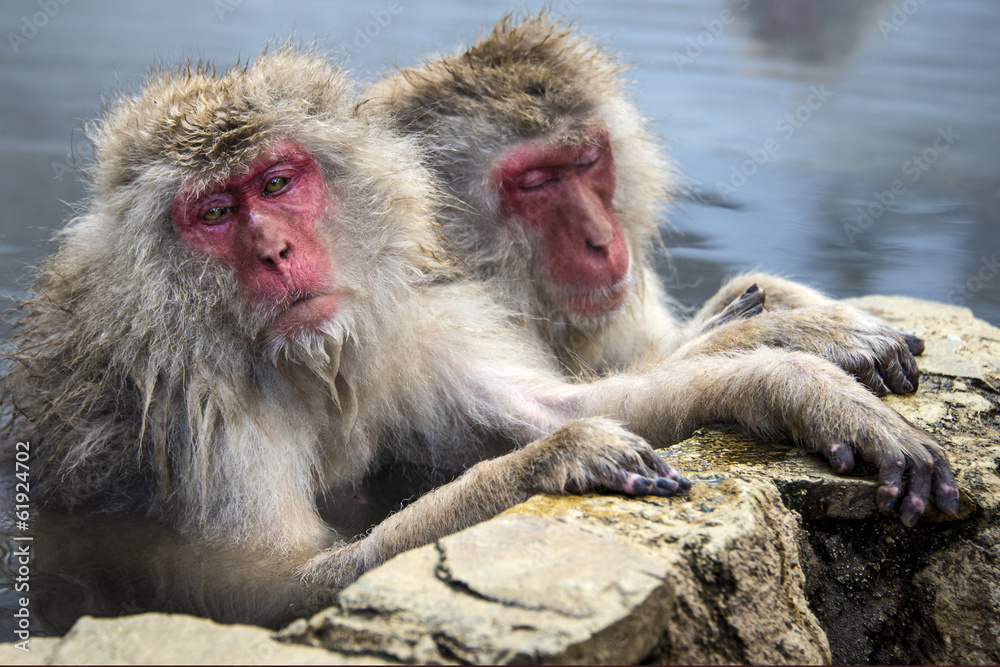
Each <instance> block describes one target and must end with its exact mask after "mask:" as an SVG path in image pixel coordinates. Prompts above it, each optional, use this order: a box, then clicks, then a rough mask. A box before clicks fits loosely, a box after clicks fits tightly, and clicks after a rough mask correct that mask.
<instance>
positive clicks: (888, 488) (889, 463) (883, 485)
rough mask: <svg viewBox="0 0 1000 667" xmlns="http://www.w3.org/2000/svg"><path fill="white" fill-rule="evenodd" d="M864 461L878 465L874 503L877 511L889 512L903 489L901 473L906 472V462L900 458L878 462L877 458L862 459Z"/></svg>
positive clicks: (893, 507)
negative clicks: (877, 507) (876, 505)
mask: <svg viewBox="0 0 1000 667" xmlns="http://www.w3.org/2000/svg"><path fill="white" fill-rule="evenodd" d="M863 458H864V459H865V460H866V461H869V462H871V463H875V464H876V465H878V467H879V468H878V490H877V491H876V492H875V502H876V503H877V504H878V506H879V509H881V510H883V511H885V512H891V511H893V510H894V509H895V508H896V503H897V502H899V497H900V495H902V489H903V472H905V470H906V460H905V459H904V458H903V457H902V456H894V457H892V458H888V459H882V460H878V458H877V457H874V456H872V457H868V456H865V457H863Z"/></svg>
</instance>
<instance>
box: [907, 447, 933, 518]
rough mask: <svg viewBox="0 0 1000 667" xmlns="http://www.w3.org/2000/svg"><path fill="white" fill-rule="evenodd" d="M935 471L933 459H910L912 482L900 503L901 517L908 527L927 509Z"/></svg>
mask: <svg viewBox="0 0 1000 667" xmlns="http://www.w3.org/2000/svg"><path fill="white" fill-rule="evenodd" d="M933 472H934V465H933V462H932V460H923V459H910V483H909V487H908V488H907V493H906V496H904V497H903V501H902V503H900V505H899V518H900V519H902V521H903V525H905V526H906V527H907V528H912V527H913V526H915V525H916V523H917V521H918V520H920V517H921V516H922V515H923V513H924V511H925V510H926V509H927V501H928V500H929V499H930V497H931V477H932V475H933Z"/></svg>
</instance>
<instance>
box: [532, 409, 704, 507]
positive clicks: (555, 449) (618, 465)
mask: <svg viewBox="0 0 1000 667" xmlns="http://www.w3.org/2000/svg"><path fill="white" fill-rule="evenodd" d="M515 454H516V455H518V456H519V457H523V458H524V461H525V463H526V465H527V466H528V467H527V471H526V478H527V481H528V482H529V483H530V484H531V485H532V489H531V491H532V492H534V493H587V492H590V491H595V490H598V489H604V490H607V491H613V492H617V493H624V494H625V495H629V496H643V495H653V496H673V495H677V494H683V493H686V492H687V490H688V489H690V488H691V482H689V481H688V480H687V479H685V478H684V477H682V476H681V475H680V474H679V473H678V472H677V471H676V470H674V469H673V468H672V467H671V466H669V465H667V463H666V462H664V461H663V459H661V458H660V457H659V456H658V455H657V454H656V452H655V451H653V448H652V447H650V446H649V443H647V442H646V441H645V440H643V439H642V438H640V437H639V436H637V435H635V434H634V433H631V432H630V431H627V430H626V429H624V428H622V427H621V426H619V425H618V424H616V423H615V422H612V421H609V420H606V419H600V418H592V419H584V420H580V421H575V422H572V423H570V424H568V425H567V426H564V427H563V428H561V429H560V430H558V431H556V432H555V433H553V434H552V435H550V436H548V437H546V438H542V439H541V440H536V441H535V442H532V443H530V444H529V445H527V446H525V447H524V448H523V449H522V450H520V451H519V452H516V453H515Z"/></svg>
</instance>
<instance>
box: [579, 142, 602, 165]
mask: <svg viewBox="0 0 1000 667" xmlns="http://www.w3.org/2000/svg"><path fill="white" fill-rule="evenodd" d="M600 159H601V147H600V146H589V147H588V148H587V150H585V151H583V153H581V154H580V157H579V158H577V160H576V166H577V168H578V169H587V168H588V167H593V166H594V165H595V164H597V162H598V160H600Z"/></svg>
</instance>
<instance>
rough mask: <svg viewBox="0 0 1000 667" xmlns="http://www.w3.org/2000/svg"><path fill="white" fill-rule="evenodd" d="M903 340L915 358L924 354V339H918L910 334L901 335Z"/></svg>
mask: <svg viewBox="0 0 1000 667" xmlns="http://www.w3.org/2000/svg"><path fill="white" fill-rule="evenodd" d="M899 335H900V336H902V338H903V342H904V343H906V347H907V348H908V349H909V350H910V354H912V355H913V356H915V357H919V356H920V355H921V354H923V353H924V339H923V338H917V337H916V336H914V335H912V334H908V333H901V334H899Z"/></svg>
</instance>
